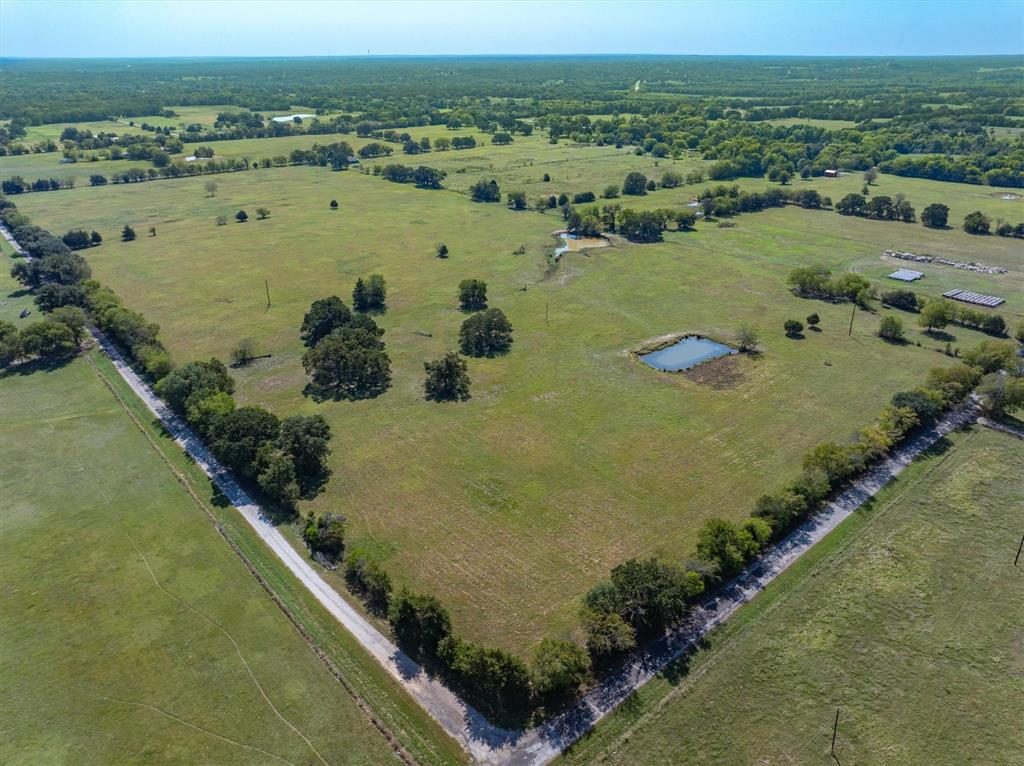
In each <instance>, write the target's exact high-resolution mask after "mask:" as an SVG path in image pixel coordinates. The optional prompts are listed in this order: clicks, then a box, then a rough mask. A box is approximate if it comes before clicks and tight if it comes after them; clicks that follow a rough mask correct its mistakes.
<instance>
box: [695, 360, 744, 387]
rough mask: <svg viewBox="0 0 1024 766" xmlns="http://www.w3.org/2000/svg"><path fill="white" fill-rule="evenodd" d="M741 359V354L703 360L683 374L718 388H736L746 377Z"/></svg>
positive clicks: (703, 384)
mask: <svg viewBox="0 0 1024 766" xmlns="http://www.w3.org/2000/svg"><path fill="white" fill-rule="evenodd" d="M740 359H741V355H739V354H734V355H731V356H720V357H718V359H711V360H709V361H707V362H701V363H700V364H698V365H697V366H696V367H691V368H690V369H689V370H683V375H685V376H686V378H687V380H691V381H693V382H694V383H698V384H700V385H702V386H711V387H712V388H714V389H717V390H722V389H727V388H735V387H736V386H738V385H739V384H740V383H742V382H743V380H744V379H745V376H744V374H743V367H742V362H741V361H740Z"/></svg>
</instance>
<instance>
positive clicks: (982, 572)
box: [561, 427, 1024, 766]
mask: <svg viewBox="0 0 1024 766" xmlns="http://www.w3.org/2000/svg"><path fill="white" fill-rule="evenodd" d="M1021 476H1024V441H1021V440H1020V439H1017V438H1015V437H1012V436H1008V435H1006V434H1001V433H996V432H993V431H990V430H987V429H981V428H978V427H975V428H973V429H971V430H970V431H969V432H961V433H957V434H954V435H952V436H951V437H950V438H949V439H948V440H945V441H944V443H940V445H939V448H938V449H936V450H933V451H932V452H931V453H930V454H927V455H926V456H925V457H923V458H922V459H920V460H919V461H918V462H917V463H916V464H915V465H913V466H911V467H910V468H909V469H907V471H906V472H905V473H903V474H902V475H901V476H900V478H899V479H897V480H896V481H895V482H894V483H893V484H892V485H890V486H889V487H888V488H886V490H884V491H883V493H882V494H881V495H880V496H879V497H878V498H876V499H875V500H874V501H873V502H872V503H871V504H870V505H868V506H865V507H864V508H863V509H862V510H860V511H858V513H857V514H856V515H855V516H854V517H852V518H851V519H849V520H848V521H847V522H846V523H845V524H844V525H843V526H842V527H840V528H839V529H838V530H837V531H836V532H835V533H833V534H832V535H831V536H830V537H829V538H828V539H827V540H825V541H824V542H822V543H820V544H819V545H818V546H816V547H815V548H814V549H813V550H812V551H811V552H809V553H808V554H807V555H806V556H805V557H804V559H802V560H801V561H800V562H798V563H797V564H796V565H794V567H793V568H792V569H790V570H789V571H788V572H786V573H785V574H784V575H783V576H782V577H781V578H780V579H779V580H777V581H776V582H775V583H773V584H772V585H771V586H770V587H769V588H768V590H766V591H765V592H764V593H762V594H761V595H759V596H758V597H757V599H755V600H754V601H753V602H752V603H751V604H749V605H747V606H746V607H744V608H743V609H742V610H741V611H740V612H739V613H738V614H737V615H736V616H734V617H733V618H731V619H730V620H729V622H728V623H726V625H725V626H724V627H722V628H720V629H719V630H717V631H716V632H714V633H712V634H711V635H710V637H709V640H708V643H707V645H706V646H705V647H704V648H703V649H702V650H701V651H700V652H698V653H697V654H696V655H695V656H694V657H692V658H691V659H690V661H689V663H688V665H686V666H682V667H680V666H676V667H674V668H672V669H670V671H669V672H667V673H666V674H665V675H664V676H661V677H659V678H657V679H655V680H654V681H652V682H651V683H649V684H648V685H647V686H645V687H643V688H642V689H640V690H639V691H638V692H637V693H636V694H635V695H634V696H633V697H631V698H630V699H629V700H627V701H626V702H625V703H624V704H623V705H622V707H621V708H619V710H617V711H616V712H615V713H613V714H612V715H611V716H610V717H609V718H608V719H607V720H605V721H603V722H602V723H601V724H599V725H598V726H597V728H596V729H595V730H594V731H593V732H592V733H591V734H590V735H589V736H588V737H587V738H585V739H583V740H582V741H580V742H579V743H578V744H577V745H576V746H575V747H574V748H572V749H570V751H569V752H568V753H567V754H566V756H565V757H563V759H562V760H561V763H563V764H594V763H612V764H621V763H660V764H690V763H701V764H737V763H758V764H808V765H809V766H814V765H820V766H826V764H834V763H835V762H836V761H834V760H833V759H832V758H831V756H830V753H829V751H830V747H831V744H832V728H833V722H834V716H835V713H836V709H837V708H839V709H840V716H839V726H838V733H837V737H836V746H835V755H836V760H837V761H838V762H839V763H841V764H843V766H863V765H864V764H894V763H901V764H903V763H907V764H909V763H927V764H935V765H936V766H938V765H939V764H950V766H952V765H954V764H964V763H985V764H993V765H995V764H1001V765H1005V766H1010V765H1011V764H1019V763H1020V762H1021V754H1022V753H1024V726H1022V725H1021V723H1022V719H1021V699H1022V698H1024V569H1019V568H1018V569H1015V568H1014V567H1013V557H1014V554H1015V553H1016V552H1017V544H1018V541H1019V540H1020V535H1021V531H1022V522H1024V510H1022V509H1024V482H1022V481H1021Z"/></svg>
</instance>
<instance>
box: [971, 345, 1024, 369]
mask: <svg viewBox="0 0 1024 766" xmlns="http://www.w3.org/2000/svg"><path fill="white" fill-rule="evenodd" d="M964 363H966V364H969V365H970V366H971V367H977V368H978V369H979V370H981V371H982V372H984V373H990V372H999V371H1000V370H1013V369H1015V367H1016V365H1017V352H1016V349H1015V348H1014V347H1013V343H1012V342H1010V341H1001V340H983V341H982V342H981V343H979V344H978V345H977V346H975V347H974V348H972V349H971V350H970V351H968V352H967V353H966V354H964Z"/></svg>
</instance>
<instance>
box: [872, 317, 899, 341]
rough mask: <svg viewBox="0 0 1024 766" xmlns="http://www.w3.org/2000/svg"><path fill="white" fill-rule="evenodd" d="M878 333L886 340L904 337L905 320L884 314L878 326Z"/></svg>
mask: <svg viewBox="0 0 1024 766" xmlns="http://www.w3.org/2000/svg"><path fill="white" fill-rule="evenodd" d="M878 335H879V336H880V337H882V338H885V339H886V340H902V339H903V322H901V321H900V320H899V318H898V317H894V316H884V317H882V321H881V323H880V324H879V326H878Z"/></svg>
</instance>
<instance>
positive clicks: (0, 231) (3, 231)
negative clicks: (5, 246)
mask: <svg viewBox="0 0 1024 766" xmlns="http://www.w3.org/2000/svg"><path fill="white" fill-rule="evenodd" d="M0 235H2V236H3V238H4V239H6V240H7V241H8V242H9V243H10V245H11V247H13V248H14V252H15V253H17V254H18V255H20V256H22V257H24V258H29V255H28V253H26V252H25V251H24V250H22V249H21V245H19V244H18V242H17V241H16V240H15V239H14V237H13V236H12V235H11V232H10V231H8V229H7V227H6V226H5V225H4V224H2V223H0ZM30 260H31V259H30Z"/></svg>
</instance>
